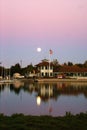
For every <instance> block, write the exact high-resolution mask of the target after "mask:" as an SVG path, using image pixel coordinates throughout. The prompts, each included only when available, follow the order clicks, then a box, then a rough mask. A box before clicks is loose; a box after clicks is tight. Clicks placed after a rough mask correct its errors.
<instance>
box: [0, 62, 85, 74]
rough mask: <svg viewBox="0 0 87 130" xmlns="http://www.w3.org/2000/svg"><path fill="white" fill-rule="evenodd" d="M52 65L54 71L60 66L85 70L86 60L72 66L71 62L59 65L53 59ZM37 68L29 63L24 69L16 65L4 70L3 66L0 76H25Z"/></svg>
mask: <svg viewBox="0 0 87 130" xmlns="http://www.w3.org/2000/svg"><path fill="white" fill-rule="evenodd" d="M52 63H53V65H54V69H56V68H58V67H61V66H65V65H66V66H74V65H76V66H79V67H80V68H87V60H86V61H85V62H84V63H83V64H82V63H76V64H73V63H72V62H70V61H68V62H65V63H63V64H62V65H61V64H59V62H58V60H57V59H54V60H53V61H52ZM36 69H37V68H36V67H35V66H34V65H33V64H32V63H31V64H29V65H27V66H26V67H21V65H20V64H19V63H16V64H15V65H12V66H11V67H10V68H5V67H3V66H0V76H4V75H11V76H13V74H14V73H20V74H21V75H25V74H27V73H30V72H31V73H32V72H33V71H34V70H36Z"/></svg>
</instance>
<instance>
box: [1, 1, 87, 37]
mask: <svg viewBox="0 0 87 130" xmlns="http://www.w3.org/2000/svg"><path fill="white" fill-rule="evenodd" d="M0 12H1V13H0V19H1V22H0V30H2V32H1V31H0V33H2V34H3V35H5V36H9V35H14V36H17V37H21V36H24V35H25V36H29V35H31V36H32V37H33V36H36V37H38V36H39V37H43V36H47V35H48V36H53V35H54V36H57V35H59V36H63V35H65V34H66V35H72V36H75V37H76V36H78V37H79V36H81V35H84V36H85V35H86V34H87V0H25V1H24V0H1V2H0Z"/></svg>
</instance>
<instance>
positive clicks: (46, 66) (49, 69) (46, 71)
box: [36, 59, 53, 77]
mask: <svg viewBox="0 0 87 130" xmlns="http://www.w3.org/2000/svg"><path fill="white" fill-rule="evenodd" d="M36 67H37V69H38V76H39V77H53V64H52V63H51V62H49V61H48V60H46V59H45V60H42V62H40V63H39V64H37V65H36Z"/></svg>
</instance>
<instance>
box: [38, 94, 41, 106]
mask: <svg viewBox="0 0 87 130" xmlns="http://www.w3.org/2000/svg"><path fill="white" fill-rule="evenodd" d="M40 104H41V98H40V97H39V96H38V97H37V105H38V106H40Z"/></svg>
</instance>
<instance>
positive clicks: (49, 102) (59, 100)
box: [0, 80, 87, 116]
mask: <svg viewBox="0 0 87 130" xmlns="http://www.w3.org/2000/svg"><path fill="white" fill-rule="evenodd" d="M66 112H71V113H72V114H79V113H80V112H87V83H86V82H56V83H38V82H36V83H30V82H29V81H26V82H22V81H19V80H18V81H15V82H14V83H13V84H0V113H4V115H12V114H15V113H23V114H25V115H38V116H39V115H51V116H64V115H65V114H66Z"/></svg>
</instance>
